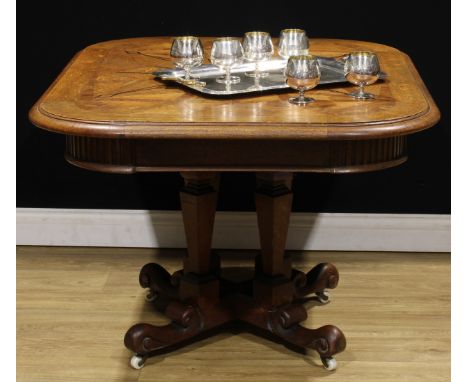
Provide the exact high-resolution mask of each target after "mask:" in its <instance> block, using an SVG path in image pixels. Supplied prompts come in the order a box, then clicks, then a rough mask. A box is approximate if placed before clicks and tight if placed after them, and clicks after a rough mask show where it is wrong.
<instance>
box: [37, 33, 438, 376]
mask: <svg viewBox="0 0 468 382" xmlns="http://www.w3.org/2000/svg"><path fill="white" fill-rule="evenodd" d="M202 41H203V44H204V46H207V47H208V46H210V45H211V44H210V43H211V41H212V39H211V38H203V39H202ZM170 45H171V38H168V37H150V38H132V39H124V40H115V41H108V42H103V43H98V44H95V45H92V46H89V47H87V48H86V49H84V50H82V51H81V52H79V53H77V54H76V56H75V57H74V58H73V59H72V61H71V62H70V63H69V64H68V66H67V67H66V68H65V69H64V70H63V72H62V73H61V74H60V76H59V77H58V78H57V79H56V81H55V82H54V83H53V84H52V85H51V86H50V87H49V89H48V90H47V91H46V92H45V94H44V95H43V96H42V97H41V98H40V99H39V100H38V101H37V103H36V104H35V105H34V106H33V107H32V109H31V111H30V120H31V121H32V123H34V124H35V125H36V126H38V127H40V128H43V129H46V130H49V131H52V132H55V133H60V134H64V135H65V136H66V147H65V157H66V159H67V161H69V162H70V163H72V164H74V165H76V166H79V167H82V168H84V169H88V170H94V171H101V172H110V173H119V174H133V173H136V172H162V171H166V172H168V171H171V172H179V173H180V174H181V176H182V177H183V179H184V186H183V188H182V189H181V191H180V200H181V208H182V213H183V221H184V227H185V234H186V240H187V255H186V257H185V259H184V261H183V269H181V270H179V271H177V272H175V273H173V274H170V273H168V272H167V271H166V270H165V269H164V268H163V267H162V266H161V265H159V264H154V263H151V264H146V265H145V266H144V267H143V268H142V270H141V272H140V275H139V282H140V284H141V286H142V287H143V288H148V290H149V291H148V300H149V301H151V303H153V304H155V306H156V307H157V309H159V310H160V311H161V312H163V313H164V314H165V315H166V316H167V317H168V318H169V319H170V320H171V323H169V324H168V325H165V326H154V325H151V324H149V323H138V324H136V325H134V326H132V327H131V328H130V329H129V330H128V331H127V333H126V334H125V337H124V343H125V346H126V347H127V348H128V349H130V350H131V351H132V352H133V353H134V355H133V357H132V358H131V365H132V366H133V367H135V368H140V367H142V366H143V364H144V362H145V360H146V359H147V358H148V357H150V356H154V355H157V354H159V353H160V352H164V351H170V350H171V349H174V347H177V346H179V347H180V346H183V345H184V344H186V343H187V342H190V341H192V342H193V341H195V340H197V339H198V338H200V337H203V336H206V335H209V334H210V333H211V331H213V330H214V329H219V328H223V327H225V326H228V325H237V324H238V323H243V325H245V326H246V328H252V330H255V332H256V333H263V334H265V336H269V337H270V338H272V339H273V340H278V341H281V342H283V343H284V344H285V345H287V346H289V347H291V348H292V349H297V350H304V349H307V348H308V349H314V350H316V351H317V352H318V353H319V355H320V357H321V359H322V362H323V364H324V366H325V367H326V368H327V369H329V370H333V369H335V368H336V360H335V358H334V355H335V354H337V353H339V352H341V351H343V350H345V347H346V339H345V336H344V334H343V332H342V331H341V330H340V329H338V328H337V327H336V326H332V325H326V326H323V327H320V328H317V329H309V328H306V327H304V326H302V325H301V322H303V321H304V320H305V319H306V318H307V311H306V309H305V308H304V306H303V304H302V301H303V299H304V297H306V296H315V298H316V299H318V300H319V301H321V302H327V301H328V300H329V294H328V292H327V290H328V289H333V288H335V287H336V286H337V284H338V280H339V274H338V270H337V269H336V267H335V266H333V265H332V264H329V263H321V264H318V265H317V266H316V267H314V268H313V269H311V270H310V271H309V272H307V273H304V272H301V271H299V270H296V269H294V268H293V267H292V264H291V260H290V257H289V256H288V254H287V253H286V252H285V243H286V237H287V231H288V223H289V216H290V210H291V203H292V198H293V194H292V181H293V174H294V173H299V172H327V173H359V172H366V171H375V170H382V169H386V168H390V167H392V166H397V165H399V164H401V163H403V162H404V161H405V160H406V159H407V136H408V135H409V134H413V133H416V132H418V131H421V130H423V129H426V128H429V127H431V126H433V125H434V124H435V123H437V121H438V120H439V111H438V109H437V107H436V105H435V104H434V101H433V100H432V98H431V96H430V94H429V93H428V91H427V89H426V87H425V86H424V84H423V82H422V80H421V78H420V76H419V75H418V73H417V71H416V69H415V67H414V65H413V64H412V62H411V60H410V58H409V57H408V56H407V55H406V54H404V53H402V52H400V51H399V50H397V49H395V48H391V47H388V46H385V45H380V44H375V43H369V42H360V41H347V40H330V39H311V41H310V46H311V51H312V53H313V54H316V55H319V56H323V57H339V56H342V55H344V54H346V53H348V52H350V51H359V50H365V51H373V52H375V53H376V54H377V55H378V57H379V59H380V63H381V69H382V70H383V71H385V72H386V74H387V77H386V80H385V81H379V82H378V83H375V84H374V85H371V86H369V91H371V92H372V93H374V94H375V95H376V99H374V100H371V101H359V100H355V99H353V98H351V97H349V96H348V95H347V93H348V92H350V91H352V90H353V88H352V87H350V86H349V85H346V84H334V85H333V86H322V87H320V86H319V87H317V88H316V89H314V90H313V96H314V98H315V99H316V102H314V103H313V104H310V105H307V106H304V107H300V106H297V105H293V104H291V103H289V102H288V98H289V97H290V96H291V93H292V92H294V91H293V90H288V89H286V90H284V91H280V92H275V93H272V92H266V93H259V94H249V95H248V96H247V95H244V96H237V97H231V98H227V97H210V96H206V95H201V94H198V93H196V92H194V91H191V90H189V89H187V88H183V87H181V86H179V85H178V84H172V83H168V82H163V81H158V80H156V79H155V78H154V75H153V74H152V73H153V72H154V71H155V70H156V69H161V68H170V67H171V66H172V65H171V62H170V59H169V49H170ZM221 172H253V173H255V174H256V179H257V183H256V191H255V192H256V193H255V201H256V211H257V217H258V230H259V236H260V243H261V250H260V252H259V254H258V255H257V256H256V258H255V268H254V272H253V277H252V278H250V279H247V280H242V281H236V280H233V279H229V278H227V277H225V275H224V274H223V271H222V269H221V267H220V259H219V257H218V256H217V255H216V254H215V253H213V252H212V250H211V239H212V231H213V226H214V221H215V212H216V203H217V193H218V185H219V182H218V179H219V178H218V177H219V174H220V173H221Z"/></svg>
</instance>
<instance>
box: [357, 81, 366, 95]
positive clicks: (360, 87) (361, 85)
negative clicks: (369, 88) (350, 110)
mask: <svg viewBox="0 0 468 382" xmlns="http://www.w3.org/2000/svg"><path fill="white" fill-rule="evenodd" d="M364 86H365V85H364V84H359V96H360V97H362V96H364V94H366V92H365V91H364Z"/></svg>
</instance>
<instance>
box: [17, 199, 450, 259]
mask: <svg viewBox="0 0 468 382" xmlns="http://www.w3.org/2000/svg"><path fill="white" fill-rule="evenodd" d="M16 215H17V221H16V228H17V232H16V240H17V244H18V245H41V246H97V247H157V248H183V247H185V246H186V245H185V236H184V228H183V224H182V216H181V213H180V211H145V210H83V209H42V208H18V209H17V210H16ZM258 247H259V240H258V230H257V220H256V216H255V213H253V212H218V213H217V214H216V220H215V229H214V237H213V248H219V249H231V248H232V249H241V248H244V249H255V248H258ZM287 249H290V250H332V251H407V252H450V215H416V214H344V213H319V214H314V213H293V214H292V215H291V220H290V226H289V232H288V241H287Z"/></svg>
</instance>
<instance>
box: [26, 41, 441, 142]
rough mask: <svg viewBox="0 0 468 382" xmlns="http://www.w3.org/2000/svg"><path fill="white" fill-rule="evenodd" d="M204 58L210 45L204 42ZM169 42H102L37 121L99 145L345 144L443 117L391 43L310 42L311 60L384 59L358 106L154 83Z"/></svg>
mask: <svg viewBox="0 0 468 382" xmlns="http://www.w3.org/2000/svg"><path fill="white" fill-rule="evenodd" d="M202 40H203V43H204V46H205V50H206V56H207V57H209V48H210V47H211V40H212V38H203V39H202ZM170 44H171V38H169V37H150V38H133V39H125V40H114V41H108V42H103V43H99V44H95V45H92V46H89V47H87V48H86V49H84V50H82V51H81V52H79V53H78V54H77V55H76V56H75V57H74V58H73V60H72V61H71V62H70V63H69V65H68V66H67V67H66V68H65V69H64V70H63V72H62V73H61V75H60V76H59V77H58V78H57V80H56V81H55V82H54V83H53V84H52V85H51V86H50V88H49V89H48V90H47V92H46V93H45V94H44V95H43V96H42V97H41V99H40V100H39V101H38V102H37V103H36V104H35V105H34V106H33V108H32V109H31V112H30V119H31V121H32V122H33V123H34V124H35V125H37V126H39V127H41V128H45V129H48V130H52V131H55V132H58V133H63V134H66V135H74V136H89V137H101V138H168V139H169V138H170V139H179V138H184V139H200V138H202V139H286V140H296V139H299V140H343V139H344V140H347V139H373V138H384V137H391V136H398V135H407V134H410V133H414V132H416V131H419V130H422V129H425V128H428V127H431V126H432V125H434V124H435V123H436V122H437V121H438V120H439V111H438V109H437V106H436V105H435V104H434V101H433V100H432V98H431V96H430V94H429V93H428V91H427V89H426V87H425V86H424V84H423V82H422V80H421V78H420V77H419V74H418V73H417V71H416V69H415V68H414V65H413V64H412V62H411V60H410V59H409V57H408V56H407V55H406V54H404V53H402V52H400V51H399V50H397V49H395V48H391V47H388V46H385V45H380V44H375V43H369V42H360V41H348V40H330V39H311V41H310V47H311V53H312V54H315V55H320V56H327V57H335V56H340V55H343V54H346V53H348V52H350V51H356V50H370V51H374V52H376V53H377V54H378V56H379V59H380V62H381V69H382V70H383V71H385V72H387V74H388V79H387V80H385V81H380V82H378V83H376V84H374V85H371V86H369V87H368V88H369V91H371V92H372V93H374V94H376V95H377V98H376V99H375V100H371V101H356V100H354V99H352V98H350V97H348V96H347V95H346V93H347V92H350V91H351V90H352V89H353V87H352V86H351V85H348V84H335V85H333V86H321V87H317V88H316V89H314V90H312V91H310V94H311V95H313V97H314V98H315V99H316V100H317V102H315V103H312V104H309V105H307V106H305V107H304V106H303V107H301V106H296V105H292V104H290V103H289V102H288V98H289V97H291V94H293V93H295V91H293V90H291V91H286V92H285V91H281V92H276V93H271V92H270V93H265V94H263V93H257V94H249V95H248V96H240V97H239V96H237V97H231V98H228V97H221V98H219V97H214V96H212V97H209V96H204V95H202V94H199V93H195V92H193V91H191V90H189V89H187V88H184V87H181V86H179V85H177V84H171V83H166V82H163V81H158V80H156V79H154V76H153V75H152V74H151V73H152V72H153V71H155V70H156V69H160V68H169V67H172V66H173V64H172V62H171V60H170V57H169V48H170Z"/></svg>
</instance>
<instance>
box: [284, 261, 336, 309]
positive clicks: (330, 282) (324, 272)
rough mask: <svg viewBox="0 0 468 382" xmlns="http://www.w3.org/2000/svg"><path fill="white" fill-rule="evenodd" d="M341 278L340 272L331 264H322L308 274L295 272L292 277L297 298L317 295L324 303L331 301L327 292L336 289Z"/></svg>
mask: <svg viewBox="0 0 468 382" xmlns="http://www.w3.org/2000/svg"><path fill="white" fill-rule="evenodd" d="M339 278H340V276H339V273H338V270H337V269H336V267H335V266H334V265H333V264H330V263H320V264H318V265H316V266H315V267H314V268H312V269H311V270H310V271H309V272H307V274H305V273H303V272H300V271H298V270H293V273H292V277H291V279H292V281H293V283H294V294H295V297H296V298H301V297H305V296H307V295H310V294H312V293H315V294H316V295H317V297H318V298H319V300H320V301H321V302H323V303H325V302H328V301H329V295H328V293H327V291H326V290H327V289H334V288H336V287H337V286H338V281H339Z"/></svg>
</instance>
